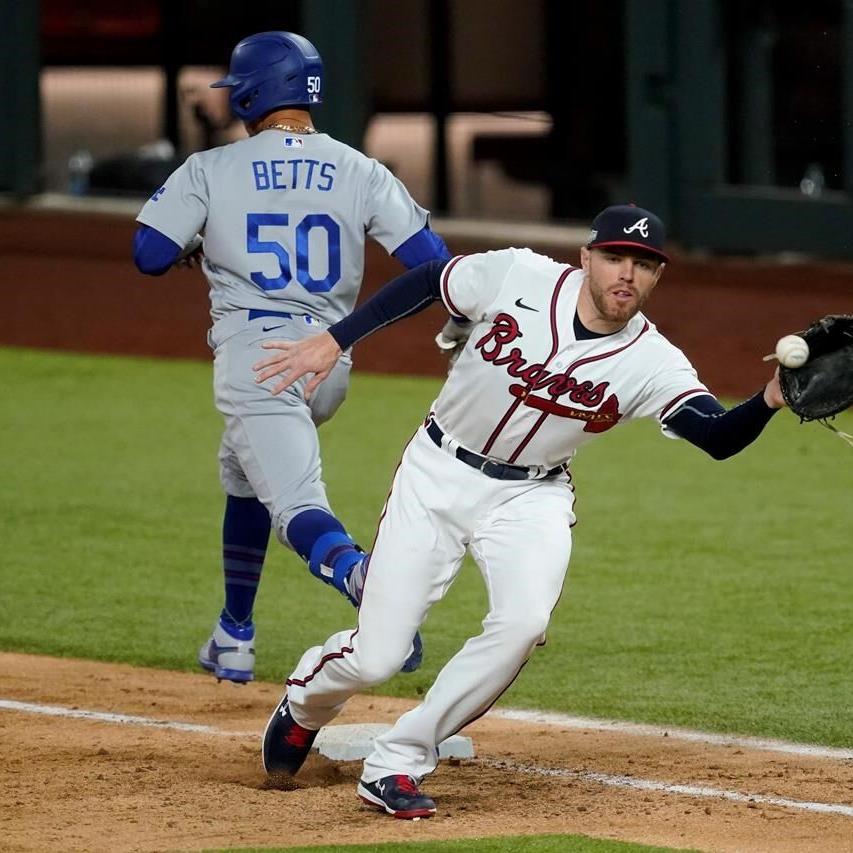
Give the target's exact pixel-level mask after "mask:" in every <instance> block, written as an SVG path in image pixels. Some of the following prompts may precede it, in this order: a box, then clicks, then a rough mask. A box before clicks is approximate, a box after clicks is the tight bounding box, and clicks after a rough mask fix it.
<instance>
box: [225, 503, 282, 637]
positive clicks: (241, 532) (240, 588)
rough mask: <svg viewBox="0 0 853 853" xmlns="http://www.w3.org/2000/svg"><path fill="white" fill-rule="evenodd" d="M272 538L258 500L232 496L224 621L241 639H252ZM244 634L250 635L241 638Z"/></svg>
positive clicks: (228, 515) (227, 513)
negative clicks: (257, 598) (253, 620)
mask: <svg viewBox="0 0 853 853" xmlns="http://www.w3.org/2000/svg"><path fill="white" fill-rule="evenodd" d="M269 537H270V515H269V512H267V508H266V507H265V506H264V505H263V504H262V503H261V502H260V501H259V500H258V499H257V498H236V497H234V496H233V495H228V497H227V500H226V502H225V518H224V520H223V523H222V566H223V570H224V573H225V607H224V608H223V610H222V614H221V616H220V621H221V622H222V624H223V625H224V626H227V628H228V629H229V633H231V634H232V635H234V636H235V637H237V639H251V635H252V634H253V631H254V629H253V627H252V609H253V608H254V606H255V596H256V595H257V592H258V584H259V583H260V581H261V571H262V570H263V567H264V557H265V556H266V553H267V544H268V543H269ZM241 633H244V634H246V636H240V634H241Z"/></svg>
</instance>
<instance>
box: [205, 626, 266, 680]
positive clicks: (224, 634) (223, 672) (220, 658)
mask: <svg viewBox="0 0 853 853" xmlns="http://www.w3.org/2000/svg"><path fill="white" fill-rule="evenodd" d="M232 632H233V633H232ZM235 634H237V635H238V636H235ZM198 662H199V664H200V665H201V667H202V669H205V670H207V671H208V672H211V673H213V674H214V675H215V676H216V677H217V678H218V679H219V680H220V681H222V680H223V679H224V680H225V681H233V682H234V683H235V684H245V683H246V682H247V681H253V680H254V678H255V626H254V625H251V624H250V625H246V626H244V627H241V628H237V627H232V626H225V625H223V624H222V621H221V620H218V621H217V623H216V627H215V628H214V629H213V634H212V635H211V636H210V639H209V640H208V641H207V642H206V643H205V644H204V645H203V646H202V647H201V648H200V649H199V651H198Z"/></svg>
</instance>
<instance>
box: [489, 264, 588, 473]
mask: <svg viewBox="0 0 853 853" xmlns="http://www.w3.org/2000/svg"><path fill="white" fill-rule="evenodd" d="M575 269H576V267H572V266H570V267H567V268H566V269H564V270H563V271H562V272H561V273H560V275H559V277H558V278H557V282H556V284H555V285H554V292H553V293H552V294H551V307H550V318H551V354H550V355H549V356H548V358H546V359H545V363H544V364H543V365H542V366H543V368H544V367H547V366H548V362H549V361H550V360H551V359H552V358H553V357H554V356H555V355H556V354H557V350H559V348H560V330H559V329H558V328H557V300H558V298H559V296H560V291H561V290H562V287H563V284H565V281H566V279H567V278H568V277H569V275H570V274H571V273H573V272H574V271H575ZM532 385H533V383H532V382H528V383H527V388H528V390H532ZM522 402H523V400H522V398H521V397H518V398H517V399H515V400H514V401H513V402H512V404H511V405H510V407H509V408H508V409H507V410H506V412H504V415H503V417H502V418H501V419H500V420H499V421H498V424H497V426H496V427H495V428H494V430H493V431H492V434H491V435H490V436H489V438H488V440H487V441H486V443H485V444H484V445H483V449H482V450H481V451H480V452H481V453H482V454H484V455H485V454H488V452H489V450H491V448H492V445H493V444H494V443H495V441H496V440H497V437H498V436H499V435H500V434H501V431H502V430H503V428H504V427H505V426H506V425H507V421H509V419H510V418H511V417H512V414H513V412H514V411H515V410H516V409H517V408H518V407H519V406H520V405H521V404H522ZM516 455H517V453H516V454H513V456H511V457H510V458H509V459H508V460H507V461H508V462H512V460H513V459H515V456H516Z"/></svg>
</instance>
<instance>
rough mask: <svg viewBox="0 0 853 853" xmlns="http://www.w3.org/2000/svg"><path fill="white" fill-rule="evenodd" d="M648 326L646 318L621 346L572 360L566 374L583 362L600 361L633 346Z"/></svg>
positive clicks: (646, 330)
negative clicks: (638, 329) (636, 331)
mask: <svg viewBox="0 0 853 853" xmlns="http://www.w3.org/2000/svg"><path fill="white" fill-rule="evenodd" d="M649 328H650V326H649V321H648V320H646V321H645V322H644V323H643V328H642V329H640V331H639V332H638V333H637V336H636V337H635V338H633V340H630V341H628V343H627V344H625V345H624V346H621V347H619V348H618V349H613V350H610V351H609V352H603V353H601V354H600V355H591V356H589V358H579V359H578V360H577V361H575V362H573V363H572V364H570V365H569V366H568V367H567V368H566V376H568V375H569V374H570V373H571V372H572V371H573V370H574V369H575V368H576V367H580V366H581V365H584V364H591V363H592V362H593V361H601V360H602V359H604V358H610V356H611V355H616V354H617V353H620V352H622V351H623V350H626V349H628V347H632V346H634V344H635V343H637V341H638V340H640V338H641V337H643V335H645V334H646V332H648V330H649Z"/></svg>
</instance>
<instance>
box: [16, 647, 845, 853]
mask: <svg viewBox="0 0 853 853" xmlns="http://www.w3.org/2000/svg"><path fill="white" fill-rule="evenodd" d="M280 691H281V688H280V687H279V686H278V685H276V684H270V683H262V682H257V683H253V684H249V685H246V686H243V687H237V686H234V685H231V684H228V683H223V684H218V683H217V682H216V681H215V680H214V679H212V678H210V677H209V676H206V675H203V674H198V675H194V674H189V673H179V672H168V671H161V670H150V669H139V668H134V667H131V666H127V665H114V664H105V663H95V662H91V661H80V660H72V659H56V658H48V657H38V656H30V655H18V654H0V699H3V700H15V701H18V702H26V703H33V704H40V705H53V706H61V707H63V708H68V709H85V710H91V711H98V712H102V713H111V714H125V715H136V716H143V717H147V718H150V719H154V720H168V721H180V722H188V723H198V724H203V725H206V726H212V727H214V728H215V729H216V730H217V733H215V734H210V733H202V734H200V733H195V732H185V731H175V730H169V729H164V728H152V727H142V726H139V725H134V724H117V723H108V722H101V721H97V720H91V719H74V718H68V717H59V716H47V715H41V714H34V713H31V712H26V711H20V710H3V709H0V741H2V743H3V759H4V760H3V762H2V766H0V798H2V799H0V801H2V803H3V808H2V809H0V838H2V842H0V847H2V849H4V850H9V851H20V852H22V851H32V852H33V853H35V852H36V851H39V853H42V851H83V850H85V851H93V853H95V852H96V851H104V852H105V853H106V851H110V853H120V852H121V851H155V850H201V849H204V848H207V849H209V848H219V847H232V846H233V847H242V846H249V845H257V846H296V845H307V844H343V843H362V844H364V843H369V842H381V841H392V840H398V841H403V840H416V839H440V838H474V837H489V836H498V835H524V834H545V833H580V834H584V835H590V836H595V837H601V838H615V839H623V840H630V841H638V842H644V843H647V844H658V845H667V846H672V847H679V848H693V849H700V850H706V851H731V853H734V852H735V851H737V853H749V851H773V853H812V851H813V853H841V851H850V850H851V849H853V842H851V838H853V819H852V818H850V817H845V816H843V815H831V814H830V815H828V814H818V813H811V812H805V811H801V810H799V809H793V808H783V807H778V806H768V805H762V804H759V803H755V802H742V803H736V802H728V801H725V800H722V799H711V798H707V797H702V798H698V797H690V796H685V795H680V794H675V793H666V792H652V791H632V790H626V789H620V788H614V787H611V786H608V785H604V784H600V783H598V782H592V781H586V780H582V779H571V778H559V777H554V776H552V777H547V776H544V775H540V774H538V773H526V772H522V771H521V770H520V769H519V768H520V766H521V765H527V766H536V767H539V768H552V769H557V770H561V769H565V770H570V771H594V772H599V773H605V774H616V775H622V774H628V775H631V776H633V777H635V778H644V779H652V780H656V781H659V782H665V783H672V784H682V785H698V786H705V787H712V788H717V789H720V790H727V791H737V792H740V793H743V794H747V795H750V794H751V795H763V796H771V797H779V798H787V799H792V800H800V801H802V800H808V801H812V802H822V803H835V804H847V805H850V804H851V803H853V761H850V760H839V759H828V758H816V757H805V756H790V755H783V754H780V753H774V752H770V751H762V750H751V749H747V748H745V747H743V746H712V745H708V744H701V743H688V742H685V741H680V740H677V739H675V738H670V737H666V736H663V735H657V736H636V735H628V734H623V733H618V734H617V733H612V732H608V733H604V732H601V731H595V730H569V729H560V728H557V727H555V726H552V725H548V726H543V725H541V724H534V723H522V722H515V721H507V720H501V719H496V718H491V717H488V716H487V717H486V718H484V719H482V720H480V721H478V722H477V723H475V724H474V725H472V726H470V727H469V728H468V729H466V730H465V734H468V735H470V736H472V737H473V739H474V743H475V747H476V751H477V757H476V758H474V759H469V760H464V761H461V762H454V763H449V762H442V764H441V765H440V766H439V769H438V770H437V771H436V773H435V774H434V775H433V776H431V777H430V778H429V779H427V780H426V782H425V784H424V788H425V790H426V791H427V792H428V793H429V794H430V795H432V796H433V797H434V798H435V800H436V802H437V805H438V814H437V815H436V817H435V818H433V819H431V820H421V821H417V822H410V821H398V820H394V819H392V818H390V817H387V816H385V815H383V814H380V813H378V812H375V811H372V810H370V809H368V808H366V807H365V806H363V805H362V804H361V802H360V801H359V800H358V799H357V797H356V795H355V785H356V782H357V779H358V774H359V770H360V767H361V764H360V762H345V763H344V762H337V763H336V762H332V761H329V760H328V759H325V758H323V757H321V756H312V757H310V758H309V760H308V762H307V763H306V765H305V767H304V768H303V770H302V772H301V773H300V775H299V776H298V777H297V779H296V780H295V781H294V783H293V785H292V787H291V788H290V789H288V790H284V789H276V788H273V787H270V786H269V785H268V783H267V781H266V777H265V775H264V771H263V768H262V766H261V760H260V735H261V732H262V730H263V727H264V725H265V723H266V720H267V718H268V716H269V714H270V712H271V710H272V708H273V707H274V706H275V704H276V702H277V701H278V698H279V696H280ZM410 706H411V703H409V702H406V701H404V700H399V699H388V698H381V697H355V698H354V699H353V700H352V701H351V702H350V703H349V705H348V706H347V707H346V709H345V711H344V713H343V714H342V715H341V717H339V718H338V722H340V723H355V722H392V721H393V720H394V719H395V718H396V717H397V716H398V715H399V714H400V713H401V712H402V711H404V710H406V709H407V708H408V707H410Z"/></svg>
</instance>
